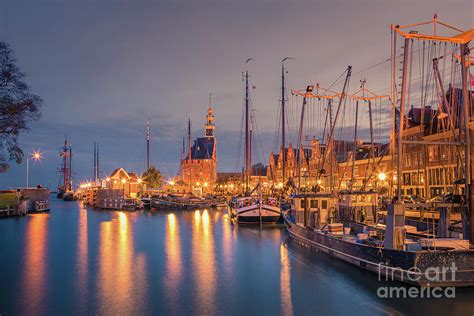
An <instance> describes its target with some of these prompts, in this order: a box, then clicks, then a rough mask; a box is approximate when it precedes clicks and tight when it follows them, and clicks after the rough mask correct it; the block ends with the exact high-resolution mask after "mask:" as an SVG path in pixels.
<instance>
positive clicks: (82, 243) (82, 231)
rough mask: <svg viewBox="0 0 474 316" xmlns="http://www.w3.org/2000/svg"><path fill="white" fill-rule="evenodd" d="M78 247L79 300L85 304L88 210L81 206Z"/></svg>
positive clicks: (77, 285)
mask: <svg viewBox="0 0 474 316" xmlns="http://www.w3.org/2000/svg"><path fill="white" fill-rule="evenodd" d="M81 205H82V204H81ZM77 241H78V247H77V280H76V281H75V284H76V287H77V293H78V294H79V301H80V302H81V305H83V304H85V302H86V299H87V279H88V278H87V270H88V259H89V258H88V251H89V243H88V237H87V210H86V209H85V208H84V207H83V206H81V207H80V210H79V232H78V238H77Z"/></svg>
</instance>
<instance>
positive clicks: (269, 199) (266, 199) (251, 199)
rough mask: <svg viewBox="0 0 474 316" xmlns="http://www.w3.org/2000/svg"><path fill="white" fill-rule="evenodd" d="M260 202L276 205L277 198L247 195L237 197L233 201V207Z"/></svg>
mask: <svg viewBox="0 0 474 316" xmlns="http://www.w3.org/2000/svg"><path fill="white" fill-rule="evenodd" d="M260 202H261V203H262V204H265V205H270V206H278V200H277V199H276V198H272V197H258V196H249V197H243V198H238V199H237V200H236V201H235V208H242V207H246V206H250V205H254V204H259V203H260Z"/></svg>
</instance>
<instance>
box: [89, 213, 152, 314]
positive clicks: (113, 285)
mask: <svg viewBox="0 0 474 316" xmlns="http://www.w3.org/2000/svg"><path fill="white" fill-rule="evenodd" d="M116 214H117V217H116V218H114V219H113V220H112V221H109V222H103V223H101V224H100V240H99V251H100V252H99V276H98V278H97V282H98V284H97V297H98V300H99V303H98V306H100V308H101V310H100V312H99V313H100V314H133V313H134V312H135V311H136V310H137V309H138V308H139V306H140V305H141V304H143V303H144V302H145V300H146V294H147V280H146V277H145V271H146V261H145V258H144V257H143V256H136V255H135V249H134V242H133V231H132V229H133V225H131V223H130V216H132V215H127V214H126V213H125V212H118V213H116Z"/></svg>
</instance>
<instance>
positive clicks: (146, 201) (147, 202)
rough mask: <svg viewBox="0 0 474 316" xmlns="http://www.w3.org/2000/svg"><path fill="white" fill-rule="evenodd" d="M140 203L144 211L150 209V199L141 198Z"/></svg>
mask: <svg viewBox="0 0 474 316" xmlns="http://www.w3.org/2000/svg"><path fill="white" fill-rule="evenodd" d="M141 201H142V204H143V208H144V209H146V210H150V209H151V199H150V198H142V199H141Z"/></svg>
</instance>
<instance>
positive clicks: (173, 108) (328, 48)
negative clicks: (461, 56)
mask: <svg viewBox="0 0 474 316" xmlns="http://www.w3.org/2000/svg"><path fill="white" fill-rule="evenodd" d="M473 10H474V9H473V2H472V1H471V0H451V1H446V0H443V1H438V0H433V1H428V0H426V1H424V0H420V1H412V0H410V1H407V0H401V1H382V0H373V1H372V0H358V1H355V0H354V1H352V0H345V1H340V0H333V1H318V0H314V1H309V0H308V1H297V0H295V1H245V0H243V1H232V0H229V1H226V0H223V1H186V0H182V1H151V0H147V1H141V0H137V1H114V0H106V1H100V0H99V1H88V0H85V1H67V0H65V1H60V0H56V1H53V0H51V1H43V0H34V1H33V0H30V1H22V0H14V1H9V0H0V40H2V41H6V42H7V43H8V44H10V45H11V47H12V48H13V49H14V51H15V53H16V56H17V59H18V64H19V66H20V67H21V69H22V70H23V71H24V72H25V73H26V74H27V78H26V80H27V82H28V84H29V85H30V86H31V89H32V91H33V92H34V93H36V94H38V95H40V96H41V97H42V98H43V100H44V105H43V107H42V109H41V112H42V117H41V119H40V120H39V121H37V122H34V123H32V124H31V130H30V132H27V133H24V134H22V135H21V144H22V147H23V149H24V151H25V153H31V152H32V151H33V149H40V150H41V151H42V152H43V153H44V159H43V160H42V161H41V162H37V163H36V162H35V163H33V162H32V163H31V164H30V184H32V185H33V184H38V183H41V184H43V185H46V186H48V185H51V187H52V188H55V187H56V185H57V183H58V174H57V172H56V169H57V168H58V166H59V163H60V158H59V155H58V153H59V149H60V146H61V145H62V143H63V142H64V138H65V135H67V136H68V138H69V139H70V142H71V144H72V146H73V151H74V167H75V168H74V171H75V173H76V180H77V181H82V180H86V179H90V178H91V177H92V174H93V171H92V169H93V142H94V141H97V142H99V143H100V153H101V157H100V158H101V173H102V176H105V175H107V174H109V173H110V172H111V171H112V170H113V169H115V168H116V167H121V166H123V167H125V168H126V169H127V170H129V171H135V172H139V173H140V172H142V171H143V170H144V168H145V148H146V147H145V124H146V120H147V118H148V119H150V122H151V132H152V144H151V148H152V150H151V158H152V163H153V164H154V165H156V166H158V167H159V168H160V170H162V172H163V173H164V174H165V175H166V176H167V177H169V176H173V175H175V174H176V172H177V171H178V165H179V156H180V150H181V146H182V138H183V136H185V133H186V121H187V118H188V117H190V118H191V120H192V123H193V125H192V135H193V138H195V137H198V136H202V135H203V125H204V123H205V114H206V109H207V106H208V98H209V93H212V95H213V97H212V103H213V107H214V108H215V115H216V134H217V146H218V149H217V150H218V170H219V171H235V170H239V169H240V163H239V161H240V162H241V161H242V159H237V158H236V156H237V154H238V152H239V150H238V147H239V143H240V131H241V117H242V105H243V84H242V71H243V70H244V69H245V60H246V59H247V58H249V57H252V58H254V59H255V61H254V62H252V63H251V64H249V71H250V74H251V85H252V86H255V87H256V88H255V89H253V90H252V105H253V107H254V108H255V109H256V111H255V112H254V113H255V117H256V121H257V126H258V137H257V138H256V141H254V144H256V148H255V150H254V151H255V153H256V154H255V156H254V160H255V161H257V160H260V161H263V160H265V162H266V160H267V159H268V154H269V152H270V151H271V150H275V147H276V146H277V145H278V143H277V141H276V139H275V138H276V137H277V136H278V134H276V132H275V130H276V128H277V127H278V125H277V123H276V122H277V118H278V109H279V101H278V100H279V98H280V90H279V89H280V72H281V70H280V66H281V60H282V58H284V57H294V58H295V60H292V61H289V62H288V63H287V70H288V74H287V77H288V78H287V85H288V88H298V89H301V88H304V87H305V86H306V85H307V84H314V83H315V82H319V83H320V85H321V86H329V85H330V84H331V83H332V82H333V81H334V80H335V79H336V78H337V77H338V76H339V75H340V74H341V73H342V72H343V71H344V70H345V69H346V67H347V65H352V66H353V72H354V76H353V77H352V78H351V86H350V91H352V92H353V91H356V90H357V89H358V87H359V80H361V79H363V78H366V79H367V85H368V87H369V88H370V89H371V90H373V91H377V92H379V93H387V92H388V88H389V82H390V81H389V80H390V71H389V69H390V62H384V61H386V60H387V59H388V58H389V57H390V24H392V23H393V24H401V25H403V24H409V23H414V22H419V21H424V20H430V19H431V18H432V16H433V14H434V13H437V14H438V17H439V19H440V20H441V21H444V22H447V23H450V24H452V25H455V26H457V27H459V28H461V29H470V28H473V21H474V18H473V17H474V11H473ZM378 63H380V65H378V66H376V67H373V68H370V67H371V66H372V65H375V64H378ZM367 68H370V69H368V70H364V69H367ZM341 86H342V85H341V82H338V83H337V84H336V85H335V86H334V87H333V88H334V89H336V90H337V89H341ZM300 103H301V100H300V99H297V98H296V97H291V96H290V97H289V102H288V104H289V105H288V117H289V119H288V123H289V132H290V135H289V140H290V141H292V143H293V144H295V143H296V134H295V129H296V123H297V116H299V111H300ZM314 105H315V106H317V105H318V104H317V103H315V104H314ZM379 107H380V108H379V112H378V113H379V116H376V119H377V120H378V122H377V123H376V126H377V128H378V129H377V133H376V137H377V139H378V140H383V139H384V138H385V137H386V129H387V128H388V126H387V124H388V121H387V118H386V117H384V115H383V113H384V112H386V111H384V109H385V108H387V104H381V105H379ZM362 111H366V109H365V108H364V109H363V110H362ZM349 112H350V111H349ZM312 115H313V116H314V117H315V118H316V121H315V122H310V123H309V124H310V125H311V124H312V125H311V126H313V127H314V129H317V128H318V124H320V123H318V122H320V121H321V119H320V117H321V116H322V115H324V114H322V112H321V111H320V110H317V109H313V112H312ZM362 115H363V116H364V113H363V114H362ZM363 122H366V121H363ZM347 125H349V124H347ZM361 130H362V133H361V137H362V138H363V137H366V136H367V133H366V131H367V126H366V125H364V126H362V127H361ZM308 134H311V132H309V131H308ZM316 136H317V135H316ZM240 152H242V151H241V150H240ZM24 184H25V163H22V164H21V165H16V164H14V163H12V165H11V168H10V170H9V171H8V172H7V173H5V174H1V175H0V186H1V187H3V188H8V187H15V186H22V185H24Z"/></svg>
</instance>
